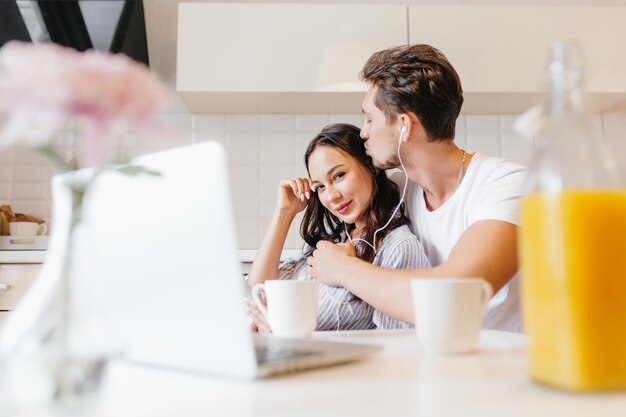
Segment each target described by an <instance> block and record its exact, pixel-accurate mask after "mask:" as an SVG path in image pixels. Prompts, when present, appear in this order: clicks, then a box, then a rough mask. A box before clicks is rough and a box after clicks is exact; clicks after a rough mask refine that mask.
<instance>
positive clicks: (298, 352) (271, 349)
mask: <svg viewBox="0 0 626 417" xmlns="http://www.w3.org/2000/svg"><path fill="white" fill-rule="evenodd" d="M255 350H256V357H257V362H259V363H267V362H282V361H285V360H289V359H300V358H305V357H307V356H311V355H315V354H318V353H320V352H319V351H316V350H303V349H286V348H284V347H278V346H263V345H262V346H255Z"/></svg>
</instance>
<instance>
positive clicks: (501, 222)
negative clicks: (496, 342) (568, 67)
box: [307, 45, 527, 331]
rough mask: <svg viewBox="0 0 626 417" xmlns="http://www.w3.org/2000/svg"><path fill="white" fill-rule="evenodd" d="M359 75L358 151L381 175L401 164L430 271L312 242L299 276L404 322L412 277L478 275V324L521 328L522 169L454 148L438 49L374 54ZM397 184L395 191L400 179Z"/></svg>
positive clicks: (445, 71)
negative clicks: (363, 88) (483, 285)
mask: <svg viewBox="0 0 626 417" xmlns="http://www.w3.org/2000/svg"><path fill="white" fill-rule="evenodd" d="M361 78H362V79H363V80H365V81H366V82H368V83H369V85H370V88H369V90H368V92H367V95H366V96H365V99H364V100H363V114H364V115H365V122H364V125H363V127H362V129H361V137H362V138H363V140H364V141H365V148H366V149H367V153H368V154H369V155H370V156H371V157H372V159H373V161H374V164H375V165H376V166H377V167H379V168H382V169H388V168H397V167H400V166H401V164H400V158H401V161H402V163H403V164H404V167H405V168H406V172H407V174H408V177H409V179H410V181H409V187H408V189H407V193H406V196H405V198H404V201H405V204H406V212H407V215H408V216H409V218H410V219H411V223H412V229H413V231H414V232H415V233H416V234H417V236H418V238H419V239H420V241H421V242H422V244H423V245H424V247H425V249H426V254H427V256H428V258H429V260H430V262H431V264H432V265H433V268H432V269H412V270H408V269H404V270H402V269H396V270H391V269H382V268H380V267H377V266H374V265H371V264H368V263H366V262H363V261H360V260H359V259H357V258H356V257H354V256H353V255H354V248H353V247H352V246H350V245H347V244H333V243H330V242H320V243H319V244H318V245H317V249H316V250H315V251H314V252H313V255H312V256H311V257H310V258H309V259H308V260H307V262H308V265H309V266H308V272H309V273H310V274H311V275H313V276H314V277H316V278H317V279H318V280H319V281H320V282H322V283H324V284H327V285H331V286H338V287H345V288H346V289H348V290H349V291H350V292H352V293H353V294H355V295H357V296H358V297H360V298H361V299H363V300H367V301H368V303H370V304H372V305H373V306H374V307H375V308H377V309H379V310H381V311H383V312H385V313H386V314H388V315H390V316H392V317H395V318H397V319H399V320H402V321H405V322H411V323H412V322H413V320H414V319H413V308H412V302H411V291H410V288H409V280H410V279H411V278H420V277H455V278H459V277H460V278H462V277H468V278H469V277H482V278H485V279H486V280H487V281H489V283H491V285H492V286H493V289H494V293H495V294H496V295H495V296H494V297H493V299H492V300H491V301H490V302H489V305H488V311H487V314H486V315H485V319H484V321H483V327H486V328H496V329H503V330H510V331H520V317H519V296H518V279H517V275H516V273H517V270H518V260H517V238H516V236H517V229H518V225H517V221H518V206H519V200H520V198H521V197H522V190H523V183H524V181H525V177H526V175H527V170H526V168H524V167H522V166H520V165H518V164H515V163H513V162H510V161H505V160H503V159H500V158H493V157H487V156H483V155H480V154H478V153H474V154H470V153H467V152H466V151H464V150H462V149H459V148H458V147H457V146H456V145H455V144H454V142H453V140H454V133H455V132H454V131H455V124H456V119H457V117H458V115H459V112H460V110H461V106H462V104H463V91H462V89H461V82H460V79H459V76H458V74H457V73H456V71H455V70H454V68H453V67H452V65H451V64H450V63H449V62H448V60H447V59H446V58H445V56H444V55H443V54H442V53H441V52H439V51H438V50H437V49H435V48H433V47H431V46H429V45H413V46H401V47H397V48H391V49H388V50H384V51H380V52H377V53H375V54H374V55H372V56H371V57H370V59H369V60H368V62H367V63H366V64H365V67H364V68H363V71H362V73H361ZM398 149H399V151H398ZM398 182H399V185H400V187H401V189H402V187H403V185H404V176H402V179H401V180H399V181H398ZM390 214H391V213H390Z"/></svg>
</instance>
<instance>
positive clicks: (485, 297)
mask: <svg viewBox="0 0 626 417" xmlns="http://www.w3.org/2000/svg"><path fill="white" fill-rule="evenodd" d="M411 293H412V295H413V312H414V314H415V328H416V331H417V336H418V338H419V341H420V344H421V346H422V349H423V350H424V351H425V352H426V353H432V354H450V353H465V352H471V351H473V350H475V349H476V343H477V341H478V334H479V332H480V324H481V321H482V317H483V314H484V312H485V308H486V306H487V302H488V301H489V299H490V298H491V296H492V295H493V289H492V288H491V284H489V283H488V282H487V281H485V280H484V279H482V278H426V279H412V280H411Z"/></svg>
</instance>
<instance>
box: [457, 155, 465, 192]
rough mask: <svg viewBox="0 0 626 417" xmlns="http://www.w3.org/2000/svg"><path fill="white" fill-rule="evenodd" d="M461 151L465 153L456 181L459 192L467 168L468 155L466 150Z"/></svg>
mask: <svg viewBox="0 0 626 417" xmlns="http://www.w3.org/2000/svg"><path fill="white" fill-rule="evenodd" d="M461 150H462V151H463V158H462V159H461V167H460V168H459V175H458V177H457V180H456V188H457V190H458V189H459V186H460V185H461V180H462V179H463V168H465V155H467V153H466V152H465V150H464V149H461Z"/></svg>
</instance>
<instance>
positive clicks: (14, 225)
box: [9, 222, 48, 236]
mask: <svg viewBox="0 0 626 417" xmlns="http://www.w3.org/2000/svg"><path fill="white" fill-rule="evenodd" d="M47 231H48V227H47V226H46V225H45V224H43V223H41V224H39V223H36V222H11V223H9V233H11V236H41V235H43V234H45V233H46V232H47Z"/></svg>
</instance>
